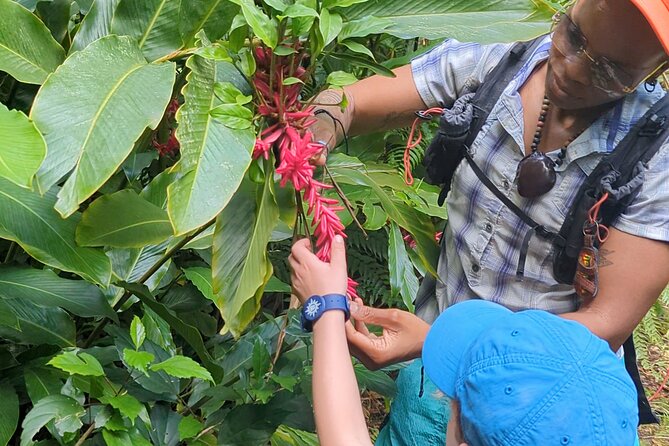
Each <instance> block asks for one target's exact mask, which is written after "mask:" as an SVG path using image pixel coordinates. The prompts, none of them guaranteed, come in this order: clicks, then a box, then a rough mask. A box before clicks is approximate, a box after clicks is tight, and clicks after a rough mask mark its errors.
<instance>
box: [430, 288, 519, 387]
mask: <svg viewBox="0 0 669 446" xmlns="http://www.w3.org/2000/svg"><path fill="white" fill-rule="evenodd" d="M511 314H513V312H512V311H511V310H509V309H507V308H505V307H503V306H501V305H499V304H496V303H493V302H489V301H486V300H481V299H474V300H468V301H465V302H461V303H458V304H455V305H453V306H451V307H449V308H447V309H446V310H445V311H444V312H443V313H442V314H441V315H440V316H439V317H438V318H437V320H436V321H435V322H434V324H432V327H431V328H430V331H429V332H428V334H427V337H426V339H425V343H424V344H423V366H424V367H425V373H427V376H428V377H429V378H430V379H431V380H432V382H433V383H434V384H435V385H436V386H437V387H438V388H439V390H441V391H442V392H444V393H445V394H446V395H447V396H449V397H450V398H453V397H454V396H455V382H456V379H457V376H458V368H459V366H460V363H461V360H462V358H463V356H464V355H465V353H466V352H467V351H468V350H469V349H470V347H471V345H472V343H473V342H474V340H476V338H478V337H479V335H480V334H481V333H483V332H484V331H486V330H487V329H488V328H490V327H492V326H493V325H495V324H497V323H498V322H499V321H500V319H502V318H504V317H505V316H508V315H511Z"/></svg>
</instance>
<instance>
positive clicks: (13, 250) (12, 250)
mask: <svg viewBox="0 0 669 446" xmlns="http://www.w3.org/2000/svg"><path fill="white" fill-rule="evenodd" d="M18 246H19V245H18V243H16V242H11V243H10V244H9V249H8V250H7V255H5V261H4V262H2V263H5V264H7V263H9V262H11V261H12V260H13V259H14V255H15V254H16V250H17V249H18Z"/></svg>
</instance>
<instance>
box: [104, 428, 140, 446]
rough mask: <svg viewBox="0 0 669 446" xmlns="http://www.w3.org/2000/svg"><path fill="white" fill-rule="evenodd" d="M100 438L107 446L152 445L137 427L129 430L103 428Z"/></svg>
mask: <svg viewBox="0 0 669 446" xmlns="http://www.w3.org/2000/svg"><path fill="white" fill-rule="evenodd" d="M102 438H104V441H105V444H106V445H107V446H128V445H132V446H152V444H151V442H150V441H149V440H147V439H146V438H144V437H143V436H142V434H140V433H139V432H138V431H137V429H134V430H131V431H130V432H126V431H113V430H110V429H103V430H102Z"/></svg>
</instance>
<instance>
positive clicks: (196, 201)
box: [167, 55, 255, 235]
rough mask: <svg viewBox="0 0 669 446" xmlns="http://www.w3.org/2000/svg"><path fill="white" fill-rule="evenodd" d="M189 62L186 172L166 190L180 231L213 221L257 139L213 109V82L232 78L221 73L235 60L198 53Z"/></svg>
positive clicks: (182, 124)
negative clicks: (221, 118)
mask: <svg viewBox="0 0 669 446" xmlns="http://www.w3.org/2000/svg"><path fill="white" fill-rule="evenodd" d="M186 65H187V66H188V68H190V69H191V72H190V73H189V74H188V76H187V80H188V85H187V86H186V87H185V88H184V92H183V93H184V97H185V101H186V102H185V104H184V105H183V106H182V107H181V109H179V112H178V113H177V120H178V122H179V128H178V130H177V137H178V138H179V141H180V142H181V160H180V162H179V169H180V173H181V174H182V176H181V178H179V179H178V180H177V181H176V182H174V183H172V184H171V185H170V186H169V188H168V190H167V193H168V203H167V209H168V213H169V215H170V220H171V222H172V226H173V228H174V230H175V233H176V234H177V235H182V234H185V233H187V232H190V231H192V230H193V229H196V228H199V227H200V226H202V225H204V224H205V223H207V222H209V221H211V220H212V219H213V218H214V217H216V215H218V214H219V213H220V212H221V210H223V208H224V207H225V206H226V205H227V204H228V202H229V201H230V198H231V197H232V195H233V193H234V192H235V190H237V187H239V183H240V182H241V180H242V178H243V176H244V173H245V172H246V169H247V168H248V166H249V164H250V163H251V151H252V149H253V145H254V141H255V136H254V133H253V131H252V130H250V129H246V130H235V129H231V128H229V127H227V126H226V125H225V124H223V123H222V122H220V121H218V120H216V119H214V117H213V116H211V115H210V113H209V111H210V110H211V109H212V108H213V107H215V106H216V105H218V101H219V99H218V98H217V97H216V95H215V93H214V84H215V83H216V82H224V81H230V79H228V78H223V76H226V74H227V73H229V71H228V70H229V69H230V66H231V64H230V63H228V62H216V61H213V60H211V59H205V58H203V57H200V56H197V55H196V56H192V57H191V58H190V59H188V62H187V63H186ZM233 69H234V67H233ZM235 85H236V84H235Z"/></svg>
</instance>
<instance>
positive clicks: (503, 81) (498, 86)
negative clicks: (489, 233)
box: [439, 35, 545, 206]
mask: <svg viewBox="0 0 669 446" xmlns="http://www.w3.org/2000/svg"><path fill="white" fill-rule="evenodd" d="M544 37H545V36H543V35H542V36H539V37H537V38H535V39H533V40H529V41H527V42H517V43H515V44H514V45H513V46H512V47H511V49H510V50H509V51H508V52H507V53H506V54H505V55H504V56H503V57H502V59H501V60H500V62H499V63H498V64H497V65H496V66H495V68H493V69H492V70H491V71H490V72H489V73H488V74H487V75H486V77H485V78H484V80H483V83H482V84H481V85H480V86H479V87H478V89H477V91H476V94H475V95H474V98H473V99H472V101H471V102H472V105H473V107H474V116H473V119H472V123H471V125H470V126H469V133H468V135H467V137H466V139H465V140H464V147H465V148H464V150H461V151H460V153H459V154H458V155H457V159H456V160H455V163H454V166H457V165H458V164H460V162H461V161H462V159H463V158H464V156H465V153H464V152H465V151H466V150H467V149H466V148H468V147H470V146H471V145H472V143H473V142H474V140H475V139H476V137H477V136H478V134H479V132H480V131H481V128H482V127H483V125H484V124H485V122H486V120H487V119H488V116H489V115H490V112H491V111H492V109H493V107H494V106H495V104H497V102H498V101H499V98H500V97H501V96H502V92H503V91H504V89H505V88H506V87H507V86H508V85H509V83H510V82H511V80H512V79H513V78H514V77H515V76H516V75H517V74H518V71H519V70H520V68H522V67H523V65H525V63H526V62H527V61H528V60H529V58H530V57H531V56H532V54H533V53H534V50H535V49H536V48H537V47H538V46H539V44H540V43H541V41H542V40H543V39H544ZM450 190H451V179H450V178H449V179H448V181H446V182H445V183H444V186H443V187H442V189H441V193H440V194H439V206H441V205H443V204H444V201H445V200H446V196H447V195H448V192H449V191H450Z"/></svg>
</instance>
